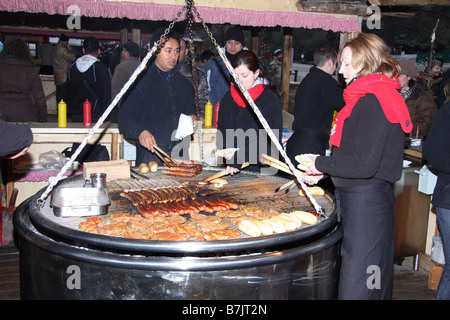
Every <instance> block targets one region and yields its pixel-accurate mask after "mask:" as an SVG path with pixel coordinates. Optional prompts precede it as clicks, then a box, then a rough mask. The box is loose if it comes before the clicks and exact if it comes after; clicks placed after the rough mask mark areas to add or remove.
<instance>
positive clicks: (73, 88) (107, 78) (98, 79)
mask: <svg viewBox="0 0 450 320" xmlns="http://www.w3.org/2000/svg"><path fill="white" fill-rule="evenodd" d="M83 54H84V55H83V56H81V57H80V58H78V59H77V60H76V61H75V62H74V63H73V64H72V65H71V66H70V68H69V72H68V74H67V82H68V83H67V92H66V100H67V101H66V103H67V114H68V115H69V116H70V117H71V118H72V122H83V103H84V102H85V101H86V100H88V101H89V102H90V103H91V110H92V112H91V114H92V122H97V121H98V119H99V118H100V116H101V115H102V114H103V112H104V111H105V110H106V108H107V107H108V106H109V103H110V102H111V74H110V72H109V69H108V66H107V65H106V64H104V63H103V62H101V61H100V60H99V59H98V57H99V56H100V44H99V42H98V40H97V38H95V37H87V38H86V39H84V42H83Z"/></svg>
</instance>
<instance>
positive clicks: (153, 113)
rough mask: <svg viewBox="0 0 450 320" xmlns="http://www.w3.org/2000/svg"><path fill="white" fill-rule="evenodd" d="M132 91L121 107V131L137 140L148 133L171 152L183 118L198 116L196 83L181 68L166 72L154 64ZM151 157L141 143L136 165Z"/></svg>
mask: <svg viewBox="0 0 450 320" xmlns="http://www.w3.org/2000/svg"><path fill="white" fill-rule="evenodd" d="M130 90H131V91H130V92H129V93H128V94H127V95H126V96H125V97H124V100H123V101H122V105H121V107H120V111H119V117H118V123H119V127H120V129H121V130H122V131H123V133H124V134H125V135H126V136H127V137H128V138H130V139H132V140H136V141H139V135H140V134H141V133H142V132H143V131H144V130H148V131H149V132H150V133H151V134H152V135H153V136H154V137H155V140H156V143H157V145H158V147H160V148H162V149H163V150H165V151H166V152H170V151H171V150H172V149H173V147H174V146H175V145H176V144H178V143H179V141H177V140H172V135H173V134H174V131H175V130H176V129H177V128H178V121H179V118H180V115H181V114H182V113H183V114H185V115H191V114H195V102H194V89H193V87H192V84H191V83H190V82H189V80H188V79H187V78H186V77H185V76H183V75H182V74H181V73H180V72H179V65H177V66H175V68H173V69H172V70H171V71H170V72H168V73H166V72H163V71H161V70H160V69H159V68H158V67H156V65H155V64H154V63H153V64H152V65H151V66H150V67H149V68H148V70H146V71H144V74H143V75H142V77H139V78H138V79H137V80H136V82H135V84H134V85H133V86H132V88H130ZM150 154H151V152H150V151H148V150H147V149H144V148H143V147H142V146H140V145H139V143H138V146H137V155H136V156H137V158H136V164H139V163H142V162H146V161H147V159H149V156H150Z"/></svg>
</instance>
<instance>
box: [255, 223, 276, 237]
mask: <svg viewBox="0 0 450 320" xmlns="http://www.w3.org/2000/svg"><path fill="white" fill-rule="evenodd" d="M253 222H254V223H255V224H256V225H257V226H258V228H259V230H261V233H262V234H263V235H265V236H268V235H271V234H273V229H272V227H271V226H270V224H268V223H267V222H264V221H262V220H254V221H253Z"/></svg>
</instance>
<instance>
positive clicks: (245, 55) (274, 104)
mask: <svg viewBox="0 0 450 320" xmlns="http://www.w3.org/2000/svg"><path fill="white" fill-rule="evenodd" d="M231 65H232V67H233V68H234V71H235V73H236V74H237V76H238V78H239V80H240V82H241V83H242V84H243V86H244V87H245V89H246V90H247V91H248V93H249V94H250V96H251V97H252V99H253V101H254V102H255V104H256V106H257V107H258V109H259V110H260V111H261V113H262V115H263V116H264V118H265V119H266V121H267V122H268V124H269V126H270V128H271V129H272V130H273V131H274V133H275V135H276V136H277V137H278V138H280V137H281V132H282V128H283V120H282V114H281V101H280V98H279V97H278V95H277V94H276V92H275V91H274V90H273V89H272V87H271V86H270V84H269V81H268V79H267V77H265V74H264V70H263V68H261V65H260V63H259V60H258V57H257V56H256V55H255V54H254V53H253V52H251V51H240V52H238V53H237V54H236V55H235V56H234V58H233V60H232V61H231ZM217 129H218V130H217V131H218V132H217V134H218V136H217V149H224V148H239V151H237V152H236V153H235V155H234V156H233V158H231V159H230V160H228V161H227V164H228V165H229V166H231V167H235V168H239V167H240V166H241V165H242V164H243V163H245V162H249V163H250V168H249V169H250V170H255V171H259V170H260V167H259V165H258V159H259V157H260V156H261V154H262V153H265V154H271V155H272V156H274V157H277V154H278V153H277V152H272V151H270V150H271V149H274V148H275V147H272V143H271V141H270V138H269V136H268V135H267V134H266V132H265V130H264V128H263V126H262V125H261V122H260V121H259V119H258V118H257V116H256V114H255V112H254V111H253V109H252V107H251V106H250V105H249V102H248V101H247V100H246V98H245V97H244V95H243V94H242V92H241V91H240V90H239V88H238V87H237V85H236V84H231V86H230V91H228V92H227V93H226V94H225V96H224V97H223V98H222V100H221V101H220V109H219V119H218V123H217ZM274 150H275V149H274Z"/></svg>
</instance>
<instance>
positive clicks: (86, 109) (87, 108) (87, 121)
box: [83, 99, 92, 127]
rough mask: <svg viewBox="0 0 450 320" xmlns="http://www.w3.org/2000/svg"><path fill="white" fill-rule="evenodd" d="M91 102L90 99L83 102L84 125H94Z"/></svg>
mask: <svg viewBox="0 0 450 320" xmlns="http://www.w3.org/2000/svg"><path fill="white" fill-rule="evenodd" d="M91 108H92V107H91V103H90V102H89V100H88V99H86V101H85V102H84V103H83V125H84V126H85V127H90V126H91V125H92V115H91V111H92V110H91Z"/></svg>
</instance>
